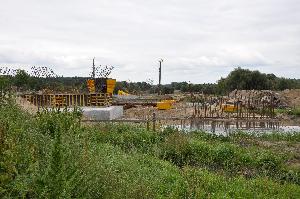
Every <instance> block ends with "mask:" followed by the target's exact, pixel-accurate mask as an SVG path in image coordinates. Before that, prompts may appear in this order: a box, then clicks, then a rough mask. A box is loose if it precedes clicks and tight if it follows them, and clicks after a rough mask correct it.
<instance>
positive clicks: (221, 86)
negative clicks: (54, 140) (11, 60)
mask: <svg viewBox="0 0 300 199" xmlns="http://www.w3.org/2000/svg"><path fill="white" fill-rule="evenodd" d="M87 79H88V77H59V76H58V77H46V78H45V77H34V76H30V75H29V74H28V73H26V72H25V71H24V70H18V71H17V72H16V74H15V75H14V76H3V75H2V76H0V84H2V83H4V82H5V85H10V86H13V87H15V88H17V89H18V90H19V91H25V90H26V91H28V90H32V91H38V90H43V89H48V90H52V91H56V92H74V91H75V92H76V91H77V92H85V91H87V84H86V81H87ZM0 86H1V85H0ZM158 89H159V88H158V86H157V85H152V84H150V83H148V82H126V81H118V82H117V84H116V88H115V92H117V91H118V90H123V91H125V92H128V93H131V94H141V93H150V94H151V93H158ZM235 89H240V90H284V89H300V79H289V78H283V77H277V76H276V75H274V74H265V73H261V72H259V71H257V70H254V71H251V70H249V69H243V68H240V67H238V68H235V69H234V70H233V71H231V72H230V73H229V74H228V75H227V77H224V78H223V77H222V78H221V79H220V80H218V81H217V82H216V83H204V84H193V83H188V82H172V83H170V84H165V85H162V86H161V93H163V94H171V93H174V91H180V92H199V93H204V94H227V93H228V92H230V91H232V90H235Z"/></svg>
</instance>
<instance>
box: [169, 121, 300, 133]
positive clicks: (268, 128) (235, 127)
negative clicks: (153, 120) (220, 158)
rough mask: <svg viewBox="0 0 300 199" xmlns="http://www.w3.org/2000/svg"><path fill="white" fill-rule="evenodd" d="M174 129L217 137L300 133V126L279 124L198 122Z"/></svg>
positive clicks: (177, 126) (176, 126)
mask: <svg viewBox="0 0 300 199" xmlns="http://www.w3.org/2000/svg"><path fill="white" fill-rule="evenodd" d="M173 127H175V128H178V129H180V130H184V131H186V132H191V131H197V130H200V131H205V132H208V133H214V134H216V135H225V136H226V135H229V134H230V133H232V132H236V131H243V132H246V133H256V134H257V133H258V134H260V133H270V132H280V133H295V132H299V133H300V126H282V125H280V124H279V123H278V122H276V123H271V122H263V123H262V122H256V123H254V122H252V123H249V122H248V123H247V122H244V123H242V122H239V123H230V124H228V123H227V124H225V123H222V122H220V123H217V122H198V123H195V124H191V125H173Z"/></svg>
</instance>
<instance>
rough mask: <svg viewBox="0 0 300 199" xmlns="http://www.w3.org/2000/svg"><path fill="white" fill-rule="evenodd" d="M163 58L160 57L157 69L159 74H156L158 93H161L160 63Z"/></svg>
mask: <svg viewBox="0 0 300 199" xmlns="http://www.w3.org/2000/svg"><path fill="white" fill-rule="evenodd" d="M163 61H164V60H163V59H160V60H159V69H158V72H159V76H158V94H159V95H160V94H161V64H162V62H163Z"/></svg>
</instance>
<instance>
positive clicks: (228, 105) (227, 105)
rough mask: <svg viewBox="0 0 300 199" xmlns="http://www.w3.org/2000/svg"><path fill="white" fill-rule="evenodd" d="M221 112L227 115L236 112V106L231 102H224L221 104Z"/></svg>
mask: <svg viewBox="0 0 300 199" xmlns="http://www.w3.org/2000/svg"><path fill="white" fill-rule="evenodd" d="M222 110H223V111H224V112H229V113H233V112H237V106H236V105H235V103H233V102H226V103H225V104H222Z"/></svg>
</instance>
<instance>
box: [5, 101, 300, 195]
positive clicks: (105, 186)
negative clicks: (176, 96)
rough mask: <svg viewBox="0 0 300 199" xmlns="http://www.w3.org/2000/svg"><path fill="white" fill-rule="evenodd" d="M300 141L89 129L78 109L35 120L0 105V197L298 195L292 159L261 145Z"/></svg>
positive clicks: (114, 127)
mask: <svg viewBox="0 0 300 199" xmlns="http://www.w3.org/2000/svg"><path fill="white" fill-rule="evenodd" d="M298 139H299V134H297V133H295V134H293V135H291V136H288V137H287V136H286V135H284V134H276V135H275V134H274V135H272V134H269V135H266V136H257V135H248V134H244V133H242V132H239V133H236V134H232V135H230V136H229V137H222V136H216V135H211V134H207V133H204V132H192V133H190V134H185V133H181V132H178V131H177V130H176V129H172V128H166V129H165V130H164V131H162V132H152V131H147V130H146V129H145V128H143V127H141V126H138V125H116V124H114V125H112V124H107V125H95V126H87V125H82V124H81V122H80V112H78V111H77V110H75V111H74V112H66V111H63V110H61V111H57V110H52V111H42V112H40V113H39V114H38V115H36V116H32V115H29V114H28V113H26V112H23V111H22V110H20V108H19V107H17V106H16V105H14V104H10V105H9V106H8V105H1V106H0V145H1V146H0V155H1V156H0V197H1V198H208V197H209V198H299V197H300V185H299V184H300V182H299V170H297V169H298V168H297V167H295V168H289V167H288V166H287V165H288V162H289V161H291V160H294V159H293V158H294V156H293V155H294V154H293V153H291V152H289V151H284V150H282V151H278V150H275V149H274V148H272V147H265V146H261V145H259V144H257V142H265V141H268V142H272V143H275V142H281V141H284V142H287V143H288V144H292V145H293V144H298V143H297V142H299V140H298ZM241 142H243V143H244V144H241Z"/></svg>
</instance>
